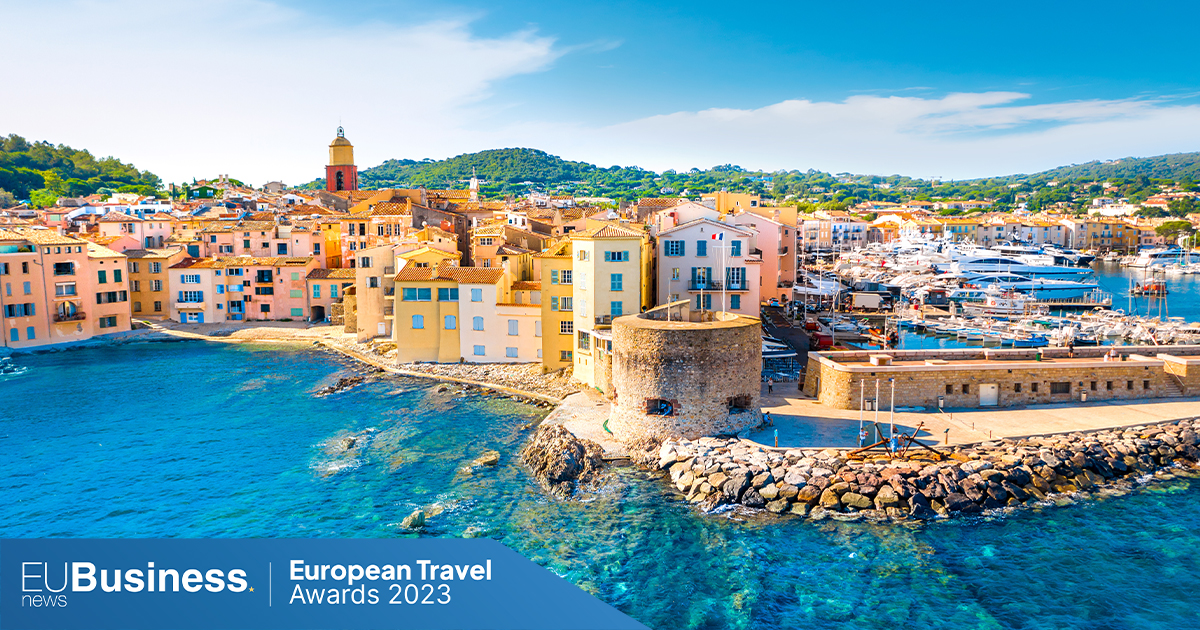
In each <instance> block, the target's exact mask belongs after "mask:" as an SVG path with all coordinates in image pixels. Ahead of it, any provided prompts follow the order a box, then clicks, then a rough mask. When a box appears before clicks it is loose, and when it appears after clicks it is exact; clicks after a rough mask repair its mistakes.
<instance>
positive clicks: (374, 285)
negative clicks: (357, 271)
mask: <svg viewBox="0 0 1200 630" xmlns="http://www.w3.org/2000/svg"><path fill="white" fill-rule="evenodd" d="M367 288H368V289H378V288H379V276H371V277H369V278H367Z"/></svg>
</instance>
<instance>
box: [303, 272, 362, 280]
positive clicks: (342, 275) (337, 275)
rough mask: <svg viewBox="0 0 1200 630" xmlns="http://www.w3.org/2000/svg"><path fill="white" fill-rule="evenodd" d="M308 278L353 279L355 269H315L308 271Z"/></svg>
mask: <svg viewBox="0 0 1200 630" xmlns="http://www.w3.org/2000/svg"><path fill="white" fill-rule="evenodd" d="M306 279H307V280H329V279H334V280H353V279H354V270H353V269H313V270H312V271H310V272H308V277H307V278H306Z"/></svg>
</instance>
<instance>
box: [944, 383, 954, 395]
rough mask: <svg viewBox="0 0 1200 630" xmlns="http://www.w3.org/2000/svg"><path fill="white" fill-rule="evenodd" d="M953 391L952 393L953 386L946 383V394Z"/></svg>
mask: <svg viewBox="0 0 1200 630" xmlns="http://www.w3.org/2000/svg"><path fill="white" fill-rule="evenodd" d="M953 393H954V386H953V385H951V384H949V383H946V395H947V396H949V395H951V394H953Z"/></svg>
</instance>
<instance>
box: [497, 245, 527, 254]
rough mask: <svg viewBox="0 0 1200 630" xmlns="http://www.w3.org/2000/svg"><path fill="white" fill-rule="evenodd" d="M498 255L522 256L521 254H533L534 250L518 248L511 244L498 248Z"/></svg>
mask: <svg viewBox="0 0 1200 630" xmlns="http://www.w3.org/2000/svg"><path fill="white" fill-rule="evenodd" d="M496 253H497V254H502V255H505V256H520V255H521V254H532V253H533V250H532V249H525V248H524V247H517V246H516V245H512V244H510V243H505V244H503V245H501V246H500V247H497V248H496Z"/></svg>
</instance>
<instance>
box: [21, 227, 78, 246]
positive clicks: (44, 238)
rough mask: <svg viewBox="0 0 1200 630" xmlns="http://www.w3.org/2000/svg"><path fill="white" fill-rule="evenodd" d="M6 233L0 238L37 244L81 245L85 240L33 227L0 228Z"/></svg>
mask: <svg viewBox="0 0 1200 630" xmlns="http://www.w3.org/2000/svg"><path fill="white" fill-rule="evenodd" d="M0 232H6V233H7V235H0V240H8V241H17V240H20V241H29V242H31V243H35V244H37V245H83V244H85V243H87V241H83V240H80V239H77V238H71V237H70V236H63V235H62V234H59V233H58V232H55V231H54V230H38V229H34V228H19V227H14V228H11V229H8V230H2V231H0Z"/></svg>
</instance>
